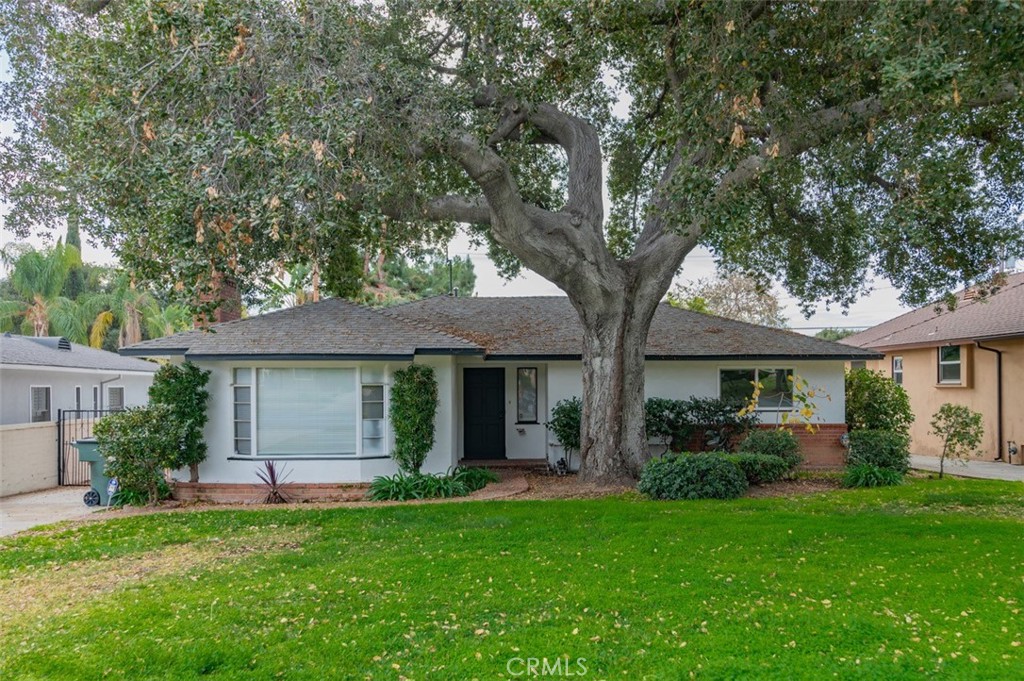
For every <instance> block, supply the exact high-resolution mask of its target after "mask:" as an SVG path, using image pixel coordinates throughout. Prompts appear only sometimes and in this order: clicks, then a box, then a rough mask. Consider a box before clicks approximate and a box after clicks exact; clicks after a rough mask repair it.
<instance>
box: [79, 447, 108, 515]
mask: <svg viewBox="0 0 1024 681" xmlns="http://www.w3.org/2000/svg"><path fill="white" fill-rule="evenodd" d="M71 444H72V445H73V446H74V448H75V449H77V450H78V460H79V461H87V462H88V463H89V473H90V474H89V480H90V482H91V484H92V489H90V490H89V491H88V492H86V493H85V497H84V498H83V499H82V500H83V501H84V502H85V505H86V506H99V505H103V506H106V505H108V504H109V503H110V478H108V477H107V476H106V474H104V473H103V469H104V468H105V467H106V464H107V462H106V460H105V459H104V458H103V455H102V454H100V446H99V443H97V442H96V438H94V437H90V438H83V439H81V440H75V441H74V442H72V443H71Z"/></svg>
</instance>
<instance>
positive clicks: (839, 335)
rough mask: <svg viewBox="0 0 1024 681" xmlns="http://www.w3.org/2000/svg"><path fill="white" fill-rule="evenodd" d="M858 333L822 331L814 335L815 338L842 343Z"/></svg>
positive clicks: (833, 330)
mask: <svg viewBox="0 0 1024 681" xmlns="http://www.w3.org/2000/svg"><path fill="white" fill-rule="evenodd" d="M855 333H857V332H856V331H854V330H853V329H832V328H829V329H822V330H821V331H819V332H818V333H816V334H814V337H815V338H820V339H822V340H827V341H833V342H835V341H841V340H843V339H844V338H849V337H850V336H852V335H853V334H855Z"/></svg>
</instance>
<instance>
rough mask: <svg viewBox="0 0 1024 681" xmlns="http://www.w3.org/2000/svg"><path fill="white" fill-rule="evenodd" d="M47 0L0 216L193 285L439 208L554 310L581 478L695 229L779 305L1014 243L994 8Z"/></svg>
mask: <svg viewBox="0 0 1024 681" xmlns="http://www.w3.org/2000/svg"><path fill="white" fill-rule="evenodd" d="M74 4H75V7H74V8H73V9H68V8H67V7H66V6H65V5H62V4H60V3H57V2H54V1H53V0H35V1H34V2H25V1H24V0H0V7H2V8H3V15H4V17H3V18H4V21H2V22H0V39H2V40H3V42H4V44H5V45H6V47H7V51H8V55H9V56H10V62H11V72H12V79H11V80H10V82H8V83H5V84H4V85H3V89H2V91H0V115H2V116H4V117H8V118H11V119H12V120H14V122H15V133H16V134H15V136H14V137H12V138H11V139H9V140H6V141H5V142H4V148H3V150H2V152H0V174H2V176H3V177H4V182H3V188H4V189H3V196H2V198H3V199H4V200H7V201H9V202H10V203H11V204H12V206H13V210H12V218H11V219H10V220H9V222H10V224H11V225H12V226H13V227H15V228H16V229H19V230H23V231H25V230H31V229H35V228H38V227H39V226H40V225H45V224H47V223H48V220H52V219H53V217H54V216H64V215H74V216H75V217H76V218H77V219H79V221H80V224H81V225H82V227H83V229H85V230H87V231H88V232H90V233H92V234H93V235H95V236H97V237H99V239H100V240H101V241H103V242H104V243H105V244H106V245H108V246H109V247H111V248H113V249H114V250H115V251H116V252H117V253H119V255H120V256H121V258H122V260H123V261H124V263H125V264H126V266H127V267H129V268H130V269H131V270H132V271H133V272H134V273H135V274H136V275H137V276H139V277H141V278H144V279H147V280H156V281H161V282H163V283H164V284H165V285H166V286H167V287H168V288H171V287H173V288H174V289H175V290H176V291H177V292H178V294H179V295H181V296H183V297H185V298H188V299H190V300H193V301H195V300H199V299H202V297H203V295H204V293H208V289H209V287H210V285H209V282H211V281H212V282H217V281H220V277H222V276H231V277H233V278H235V279H236V280H237V281H238V282H239V284H240V285H241V287H242V288H243V290H248V289H250V288H251V287H253V286H254V285H255V283H256V282H258V281H260V280H261V279H262V278H264V277H265V276H266V275H267V274H268V273H269V272H270V271H271V270H272V268H273V267H274V266H275V265H276V264H277V263H280V262H282V261H284V262H288V263H291V262H295V261H301V260H303V259H305V260H311V261H320V260H324V261H329V262H331V263H334V264H335V270H336V274H337V273H339V272H341V273H344V272H346V271H350V270H353V269H354V270H357V271H358V269H359V260H360V259H359V253H360V252H362V253H365V252H366V249H369V250H370V251H373V252H376V251H378V250H379V248H380V244H381V243H385V242H386V243H388V244H392V245H393V246H394V245H399V246H400V245H403V244H411V243H421V242H424V241H426V242H430V241H434V240H437V239H439V238H443V237H444V236H446V235H448V234H450V233H451V230H452V228H453V225H454V224H455V223H466V224H468V225H470V226H471V227H472V229H474V230H475V233H476V234H477V235H478V238H479V239H481V240H482V241H484V242H486V243H488V244H489V245H490V247H491V252H492V256H493V257H494V258H495V260H496V261H497V262H498V263H499V264H500V265H501V266H502V268H503V269H504V271H506V272H508V271H514V269H515V267H516V266H517V263H522V264H525V265H526V266H527V267H529V268H530V269H532V270H534V271H535V272H537V273H538V274H540V275H541V276H543V277H545V278H547V279H548V280H550V281H552V282H553V283H555V284H556V285H558V286H559V287H560V288H561V289H562V290H563V291H565V292H566V293H567V295H568V296H569V298H570V300H571V301H572V302H573V305H574V306H575V308H576V310H577V312H578V313H579V315H580V318H581V321H582V323H583V328H584V338H583V343H582V344H583V348H582V354H583V358H584V363H583V366H584V375H583V387H584V408H583V418H582V423H583V426H582V429H583V438H582V444H581V459H582V462H583V463H582V470H583V471H584V472H585V473H586V474H587V475H596V476H603V477H606V478H607V477H622V476H624V475H627V472H628V471H632V472H634V473H635V471H636V470H637V465H638V462H639V461H640V459H642V458H643V457H644V456H646V454H645V452H646V441H645V440H644V436H643V409H642V395H643V349H644V347H645V345H646V339H647V333H648V330H649V327H650V321H651V318H652V317H653V314H654V310H655V309H656V307H657V304H658V301H660V300H661V298H662V296H663V295H664V294H665V292H666V291H667V290H668V288H669V285H670V283H671V281H672V279H673V277H674V276H675V275H676V273H677V272H678V270H679V268H680V266H681V265H682V263H683V261H684V258H685V257H686V255H687V254H688V253H689V252H690V251H692V250H693V249H694V248H695V247H696V246H697V245H700V244H703V245H705V246H707V247H708V248H709V249H710V250H711V251H712V252H713V253H714V254H715V256H716V257H717V258H718V259H719V260H720V262H721V264H723V265H725V266H727V268H730V269H736V270H739V271H743V272H746V273H748V274H751V275H753V276H756V277H757V278H758V279H777V280H780V281H781V282H782V283H783V285H784V286H785V288H786V289H787V290H788V291H789V292H790V293H792V294H793V295H794V296H796V298H797V299H798V300H800V301H801V302H802V304H803V305H804V306H805V310H808V309H810V308H811V307H813V306H814V305H816V304H821V303H823V304H826V305H832V304H835V305H839V306H847V305H849V304H850V303H852V301H853V300H854V299H855V298H856V297H857V296H858V295H859V294H860V293H861V292H862V291H863V290H864V289H865V287H866V283H865V282H866V281H867V277H868V275H869V273H871V272H872V271H875V272H877V273H879V274H882V275H884V276H886V277H888V278H889V279H890V280H891V281H892V282H893V283H894V284H895V285H896V286H897V287H899V289H900V291H901V294H902V298H903V301H904V302H906V303H911V304H918V303H921V302H923V301H925V300H927V299H931V298H934V297H935V296H936V295H937V294H939V293H940V292H944V291H947V290H949V289H951V288H954V287H956V286H958V285H959V284H960V283H962V282H964V281H966V280H972V279H975V278H977V277H979V276H982V275H984V274H985V273H986V272H988V271H989V270H990V269H991V267H992V265H993V264H994V263H996V262H997V260H998V258H999V257H1000V255H1001V254H1002V252H1004V251H1005V253H1006V254H1007V255H1019V254H1021V253H1022V250H1024V248H1022V245H1024V235H1022V233H1021V230H1019V229H1018V228H1017V226H1016V224H1015V220H1016V218H1017V215H1018V214H1019V213H1020V210H1021V206H1022V205H1024V201H1022V194H1021V193H1022V190H1024V181H1022V180H1024V177H1022V175H1024V129H1022V126H1024V116H1022V115H1021V114H1022V97H1021V92H1022V88H1024V76H1022V74H1024V50H1021V49H1020V47H1021V45H1020V36H1021V35H1024V8H1022V6H1021V5H1020V3H1016V2H997V1H992V2H967V1H965V0H938V1H936V2H930V3H914V2H883V1H877V2H876V1H869V0H860V1H858V0H851V1H848V2H806V3H805V2H781V1H778V2H776V1H773V0H758V1H753V2H738V1H737V2H716V3H692V2H681V1H680V2H653V1H652V2H640V3H637V2H632V1H630V2H626V1H611V2H605V3H594V2H585V1H584V0H567V1H566V2H558V3H554V2H552V3H549V2H535V1H531V0H498V1H496V2H463V1H461V0H390V1H386V2H382V3H371V2H356V1H346V0H302V1H300V2H295V3H283V2H280V1H279V0H206V1H204V2H189V1H186V2H181V3H173V4H172V3H164V2H157V1H156V0H113V1H111V0H91V1H88V2H79V3H74ZM83 8H84V9H85V10H86V11H84V12H83V11H78V10H79V9H83ZM619 101H625V102H628V112H627V113H626V114H625V115H624V116H617V115H615V113H614V111H615V108H614V107H615V105H616V103H617V102H619ZM605 167H607V169H608V177H607V189H608V193H609V196H610V199H611V203H610V206H608V207H607V208H608V210H607V211H606V206H605V205H604V201H603V190H604V188H605V178H604V169H605ZM360 249H363V250H362V251H360ZM342 278H343V277H340V276H337V277H336V279H338V280H341V279H342ZM595 471H596V473H595Z"/></svg>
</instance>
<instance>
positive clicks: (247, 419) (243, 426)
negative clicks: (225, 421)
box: [231, 367, 252, 456]
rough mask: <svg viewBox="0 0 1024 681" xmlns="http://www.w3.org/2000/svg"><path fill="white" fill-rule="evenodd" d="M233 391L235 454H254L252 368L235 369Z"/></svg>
mask: <svg viewBox="0 0 1024 681" xmlns="http://www.w3.org/2000/svg"><path fill="white" fill-rule="evenodd" d="M231 391H232V393H233V395H234V410H235V411H234V426H235V429H234V434H235V454H239V455H242V456H248V455H250V454H252V369H250V368H249V367H246V368H244V369H235V370H234V373H233V381H232V386H231Z"/></svg>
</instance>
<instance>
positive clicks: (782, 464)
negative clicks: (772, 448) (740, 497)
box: [720, 452, 790, 485]
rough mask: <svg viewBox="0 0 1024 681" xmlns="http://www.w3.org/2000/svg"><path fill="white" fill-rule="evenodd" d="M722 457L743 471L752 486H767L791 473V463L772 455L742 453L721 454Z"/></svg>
mask: <svg viewBox="0 0 1024 681" xmlns="http://www.w3.org/2000/svg"><path fill="white" fill-rule="evenodd" d="M720 456H721V457H722V458H723V459H725V460H726V461H729V462H730V463H733V464H735V465H736V466H737V467H738V468H739V469H740V470H741V471H743V475H744V476H745V477H746V478H747V482H748V483H750V484H751V485H765V484H767V483H770V482H775V481H777V480H781V479H782V478H784V477H785V476H786V474H787V473H789V471H790V466H789V463H788V462H787V461H786V460H785V459H783V458H782V457H779V456H773V455H771V454H752V453H750V452H741V453H739V454H721V455H720Z"/></svg>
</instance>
